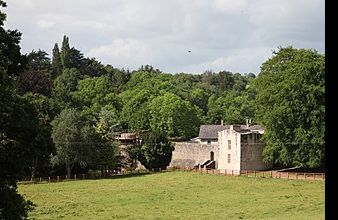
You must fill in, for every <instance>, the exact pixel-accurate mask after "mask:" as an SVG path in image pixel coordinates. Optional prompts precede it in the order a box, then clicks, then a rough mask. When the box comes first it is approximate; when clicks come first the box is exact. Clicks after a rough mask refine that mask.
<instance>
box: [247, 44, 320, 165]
mask: <svg viewBox="0 0 338 220" xmlns="http://www.w3.org/2000/svg"><path fill="white" fill-rule="evenodd" d="M250 89H252V90H253V91H255V92H256V99H255V103H256V107H257V112H256V113H257V118H258V120H259V121H260V122H261V123H262V124H263V125H264V126H265V128H266V133H265V135H264V136H265V140H266V144H267V146H266V148H265V150H264V154H265V159H266V160H267V161H271V162H274V163H279V164H283V165H287V166H290V165H296V166H301V167H320V166H324V164H325V163H324V162H325V56H324V55H322V54H319V53H318V52H316V51H314V50H308V49H295V48H293V47H286V48H279V50H278V51H277V52H274V54H273V56H272V57H271V58H270V59H269V60H267V61H266V62H265V63H263V65H262V67H261V72H260V74H259V75H258V77H257V78H256V79H255V80H254V81H253V82H252V85H250Z"/></svg>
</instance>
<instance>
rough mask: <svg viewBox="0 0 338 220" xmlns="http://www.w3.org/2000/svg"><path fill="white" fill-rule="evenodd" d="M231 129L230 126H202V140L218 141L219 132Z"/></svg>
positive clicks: (200, 136) (200, 135)
mask: <svg viewBox="0 0 338 220" xmlns="http://www.w3.org/2000/svg"><path fill="white" fill-rule="evenodd" d="M228 128H230V126H229V125H201V127H200V133H199V135H198V137H199V138H200V139H218V132H219V131H223V130H225V129H228Z"/></svg>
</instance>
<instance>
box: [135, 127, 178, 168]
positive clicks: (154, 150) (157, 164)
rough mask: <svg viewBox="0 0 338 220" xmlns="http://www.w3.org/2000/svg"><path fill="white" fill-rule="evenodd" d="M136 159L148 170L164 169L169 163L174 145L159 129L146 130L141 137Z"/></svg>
mask: <svg viewBox="0 0 338 220" xmlns="http://www.w3.org/2000/svg"><path fill="white" fill-rule="evenodd" d="M142 140H143V144H142V146H141V148H140V150H139V153H138V160H139V161H140V162H141V163H142V165H143V166H145V167H146V168H147V169H148V170H152V169H166V167H167V166H168V165H169V164H170V161H171V157H172V151H173V150H174V145H173V144H172V143H171V142H170V141H169V140H168V138H167V137H166V134H165V133H164V132H160V131H153V132H148V133H146V134H145V135H144V137H143V139H142Z"/></svg>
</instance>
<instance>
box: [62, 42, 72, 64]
mask: <svg viewBox="0 0 338 220" xmlns="http://www.w3.org/2000/svg"><path fill="white" fill-rule="evenodd" d="M60 57H61V63H62V67H63V69H65V68H71V59H70V46H69V38H68V37H67V36H66V35H64V36H63V40H62V47H61V52H60Z"/></svg>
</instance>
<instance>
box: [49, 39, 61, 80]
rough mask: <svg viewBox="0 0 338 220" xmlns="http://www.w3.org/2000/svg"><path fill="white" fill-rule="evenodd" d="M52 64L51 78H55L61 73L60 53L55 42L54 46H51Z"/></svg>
mask: <svg viewBox="0 0 338 220" xmlns="http://www.w3.org/2000/svg"><path fill="white" fill-rule="evenodd" d="M52 66H53V72H52V77H51V78H52V79H55V78H56V77H57V76H58V75H60V74H61V73H62V61H61V54H60V50H59V46H58V44H57V43H55V45H54V48H53V58H52Z"/></svg>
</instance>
